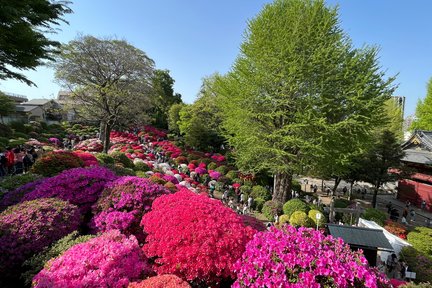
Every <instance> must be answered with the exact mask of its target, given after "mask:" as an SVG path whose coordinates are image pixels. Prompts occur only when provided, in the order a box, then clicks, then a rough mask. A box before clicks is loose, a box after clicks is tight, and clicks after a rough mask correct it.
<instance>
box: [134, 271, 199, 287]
mask: <svg viewBox="0 0 432 288" xmlns="http://www.w3.org/2000/svg"><path fill="white" fill-rule="evenodd" d="M190 287H191V286H190V285H189V283H188V282H186V281H183V280H182V279H181V278H179V277H177V276H175V275H171V274H165V275H158V276H153V277H150V278H148V279H146V280H144V281H141V282H137V283H135V282H134V283H131V284H129V286H128V288H190Z"/></svg>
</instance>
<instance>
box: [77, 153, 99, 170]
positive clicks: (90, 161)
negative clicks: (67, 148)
mask: <svg viewBox="0 0 432 288" xmlns="http://www.w3.org/2000/svg"><path fill="white" fill-rule="evenodd" d="M73 154H75V155H76V156H78V157H79V158H80V159H81V160H82V161H83V162H84V167H90V166H99V162H98V160H97V159H96V157H95V156H94V155H93V154H91V153H88V152H83V151H74V152H73Z"/></svg>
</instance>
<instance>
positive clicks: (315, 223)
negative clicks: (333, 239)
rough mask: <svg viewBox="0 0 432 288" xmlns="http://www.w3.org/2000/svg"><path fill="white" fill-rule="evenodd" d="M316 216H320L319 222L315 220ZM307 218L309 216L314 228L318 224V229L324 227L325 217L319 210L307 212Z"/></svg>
mask: <svg viewBox="0 0 432 288" xmlns="http://www.w3.org/2000/svg"><path fill="white" fill-rule="evenodd" d="M317 214H321V218H320V219H319V220H318V219H317V218H316V215H317ZM308 216H309V218H310V220H311V221H312V222H313V225H314V227H316V226H317V224H318V227H324V225H325V224H326V223H327V220H326V217H325V216H324V214H323V213H322V212H321V211H319V210H315V209H312V210H309V212H308Z"/></svg>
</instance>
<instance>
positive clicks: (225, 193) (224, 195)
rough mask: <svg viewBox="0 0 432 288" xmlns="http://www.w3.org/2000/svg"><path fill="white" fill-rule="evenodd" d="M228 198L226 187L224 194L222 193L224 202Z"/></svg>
mask: <svg viewBox="0 0 432 288" xmlns="http://www.w3.org/2000/svg"><path fill="white" fill-rule="evenodd" d="M227 200H228V189H225V191H224V193H223V195H222V202H223V203H225V202H227Z"/></svg>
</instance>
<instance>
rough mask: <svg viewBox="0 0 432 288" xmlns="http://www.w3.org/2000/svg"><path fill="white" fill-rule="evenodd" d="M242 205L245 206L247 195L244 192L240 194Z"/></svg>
mask: <svg viewBox="0 0 432 288" xmlns="http://www.w3.org/2000/svg"><path fill="white" fill-rule="evenodd" d="M240 203H241V204H244V203H245V195H244V193H243V192H241V193H240Z"/></svg>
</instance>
